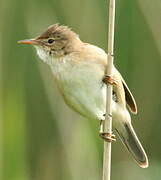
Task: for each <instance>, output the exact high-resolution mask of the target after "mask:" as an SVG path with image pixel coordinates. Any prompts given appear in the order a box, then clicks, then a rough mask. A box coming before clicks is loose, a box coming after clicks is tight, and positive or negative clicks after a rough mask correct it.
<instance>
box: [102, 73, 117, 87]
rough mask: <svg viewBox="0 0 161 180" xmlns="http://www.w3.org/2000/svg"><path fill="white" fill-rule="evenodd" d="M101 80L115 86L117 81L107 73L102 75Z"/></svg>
mask: <svg viewBox="0 0 161 180" xmlns="http://www.w3.org/2000/svg"><path fill="white" fill-rule="evenodd" d="M102 81H103V82H104V83H105V84H108V83H109V84H111V85H115V86H117V85H118V83H117V81H116V80H115V79H114V78H113V77H111V76H108V75H106V74H105V76H104V77H103V79H102Z"/></svg>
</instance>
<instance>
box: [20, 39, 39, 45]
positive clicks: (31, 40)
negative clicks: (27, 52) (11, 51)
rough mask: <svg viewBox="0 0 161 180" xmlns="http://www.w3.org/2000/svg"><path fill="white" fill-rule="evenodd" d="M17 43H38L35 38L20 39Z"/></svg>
mask: <svg viewBox="0 0 161 180" xmlns="http://www.w3.org/2000/svg"><path fill="white" fill-rule="evenodd" d="M17 43H19V44H31V45H38V44H39V43H38V41H37V40H35V39H25V40H20V41H18V42H17Z"/></svg>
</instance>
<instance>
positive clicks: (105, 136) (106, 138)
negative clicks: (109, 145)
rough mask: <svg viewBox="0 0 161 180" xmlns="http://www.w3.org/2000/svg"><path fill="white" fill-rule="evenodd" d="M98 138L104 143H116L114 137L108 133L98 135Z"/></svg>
mask: <svg viewBox="0 0 161 180" xmlns="http://www.w3.org/2000/svg"><path fill="white" fill-rule="evenodd" d="M100 137H101V138H102V139H103V140H104V141H106V142H113V141H116V136H115V135H114V134H110V133H100Z"/></svg>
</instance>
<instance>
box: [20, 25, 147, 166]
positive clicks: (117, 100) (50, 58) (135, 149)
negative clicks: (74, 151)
mask: <svg viewBox="0 0 161 180" xmlns="http://www.w3.org/2000/svg"><path fill="white" fill-rule="evenodd" d="M18 43H20V44H29V45H33V46H34V47H35V48H36V52H37V55H38V56H39V58H40V59H41V60H42V61H43V62H45V63H47V64H48V65H49V66H50V68H51V71H52V75H53V79H54V80H55V83H56V85H57V87H58V89H59V91H60V94H61V95H62V97H63V99H64V101H65V102H66V104H67V105H68V106H69V107H71V108H72V109H73V110H75V111H76V112H77V113H79V114H81V115H82V116H84V117H85V118H87V119H89V120H100V121H103V120H105V113H106V86H107V82H106V81H108V82H109V77H108V76H106V68H107V66H108V61H107V53H106V52H105V51H104V50H103V49H101V48H99V47H97V46H95V45H92V44H89V43H85V42H83V41H82V40H81V39H80V38H79V35H78V34H77V33H75V32H74V31H73V30H72V29H71V28H69V27H68V26H65V25H59V24H53V25H51V26H49V27H48V28H47V30H45V31H44V32H43V33H41V34H40V35H39V36H37V37H36V38H33V39H26V40H20V41H18ZM111 79H112V80H113V82H115V83H113V98H112V119H113V129H114V130H116V133H117V134H118V136H119V138H120V139H121V141H122V142H123V144H124V145H125V147H126V148H127V150H128V151H129V152H130V153H131V155H132V157H133V159H134V160H135V161H136V162H137V164H138V165H139V166H140V167H142V168H147V167H148V158H147V155H146V152H145V150H144V149H143V146H142V145H141V143H140V141H139V139H138V137H137V135H136V133H135V131H134V128H133V126H132V123H131V116H130V113H129V110H130V111H131V113H133V114H137V105H136V102H135V99H134V97H133V95H132V93H131V91H130V89H129V88H128V86H127V84H126V82H125V80H124V79H123V77H122V75H121V74H120V72H119V71H118V70H117V69H116V67H115V66H114V65H113V66H112V78H111Z"/></svg>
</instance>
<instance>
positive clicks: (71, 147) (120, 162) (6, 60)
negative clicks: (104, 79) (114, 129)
mask: <svg viewBox="0 0 161 180" xmlns="http://www.w3.org/2000/svg"><path fill="white" fill-rule="evenodd" d="M116 3H117V8H116V13H117V15H116V34H115V64H116V66H117V67H118V69H119V70H120V71H121V73H122V74H123V76H124V78H125V79H126V81H127V83H128V85H129V87H130V89H131V91H132V92H133V94H134V96H135V98H136V100H137V104H138V111H139V112H138V115H137V116H132V119H133V125H134V127H135V130H136V132H137V134H138V136H139V138H140V140H141V142H142V143H143V145H144V147H145V149H146V151H147V154H148V157H149V162H150V167H149V168H148V169H141V168H139V167H138V166H137V165H136V163H135V162H134V161H133V160H132V158H131V156H129V154H128V153H127V151H126V150H125V148H124V147H123V145H122V144H121V143H120V141H119V140H118V141H117V142H116V143H113V145H112V180H136V179H138V180H158V179H160V178H161V117H160V114H161V35H160V32H161V21H160V19H161V1H160V0H155V1H153V2H152V1H151V0H146V1H142V0H116ZM107 13H108V11H107V2H106V1H105V0H102V1H99V0H46V1H43V0H34V1H33V0H28V1H22V0H6V1H4V0H1V2H0V29H1V30H0V180H100V179H101V177H102V152H103V143H102V140H101V139H100V138H99V136H98V131H99V122H96V121H93V122H92V121H88V120H87V119H84V118H83V117H81V116H79V115H77V114H76V113H74V112H73V111H72V110H70V109H69V108H68V107H67V106H66V105H65V103H64V102H63V100H62V98H61V97H60V95H59V93H58V90H57V88H56V86H55V83H54V81H53V78H52V74H51V72H50V69H49V67H48V66H47V65H46V64H44V63H42V62H40V61H39V59H38V57H37V56H36V53H35V50H34V49H33V48H29V47H28V46H20V45H18V44H17V40H20V39H25V38H31V37H34V36H37V35H39V33H41V32H42V31H44V29H46V28H47V27H48V26H49V25H51V24H54V23H58V22H59V23H60V24H65V25H68V26H70V27H72V29H73V30H74V31H76V32H77V33H78V34H79V35H80V38H81V39H82V40H83V41H86V42H89V43H92V44H95V45H97V46H99V47H101V48H103V49H107Z"/></svg>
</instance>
